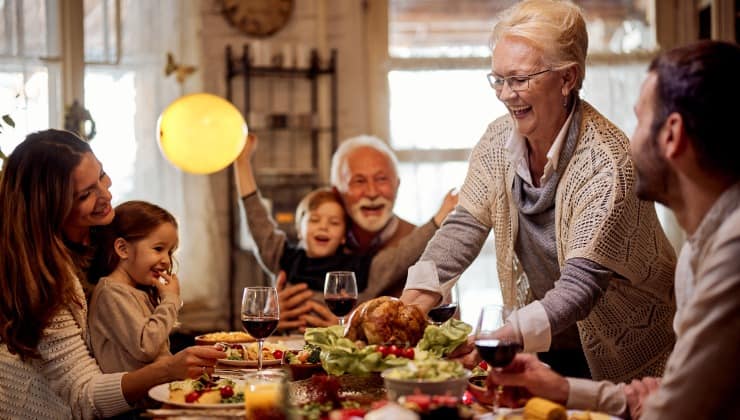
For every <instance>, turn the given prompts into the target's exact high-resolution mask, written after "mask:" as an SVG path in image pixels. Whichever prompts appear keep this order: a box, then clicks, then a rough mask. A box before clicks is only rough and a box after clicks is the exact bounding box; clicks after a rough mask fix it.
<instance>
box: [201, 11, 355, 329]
mask: <svg viewBox="0 0 740 420" xmlns="http://www.w3.org/2000/svg"><path fill="white" fill-rule="evenodd" d="M363 4H364V2H361V1H342V0H295V1H294V9H293V13H292V16H291V18H290V20H289V22H288V24H287V25H286V26H285V27H284V28H282V29H281V30H280V31H278V32H277V33H276V34H274V35H272V36H270V37H268V38H261V39H256V38H253V37H248V36H246V35H244V34H243V33H241V32H240V31H239V30H238V29H236V28H234V27H232V26H231V25H230V24H229V23H228V22H227V21H226V19H225V18H224V17H223V16H222V14H221V2H220V1H218V0H204V1H202V5H201V18H202V25H201V28H202V29H201V30H202V33H201V34H200V37H199V38H200V39H201V42H202V45H201V50H202V51H203V56H202V61H201V66H200V67H201V68H202V70H203V71H202V72H201V73H200V74H201V75H202V77H203V90H204V91H206V92H210V93H214V94H217V95H220V96H226V80H225V74H226V66H225V48H226V46H227V45H230V46H231V47H232V50H233V52H234V54H235V55H239V56H240V55H241V53H242V49H243V46H244V45H245V44H250V49H252V50H253V51H254V50H255V49H256V50H257V51H264V50H265V49H269V50H270V51H271V52H272V53H277V52H279V51H281V50H282V49H283V48H286V46H288V47H292V51H293V54H294V55H295V52H296V51H297V50H298V49H299V48H297V46H298V45H301V46H303V47H310V48H317V49H318V50H319V54H320V56H321V57H322V58H323V59H327V58H328V57H329V51H330V49H337V52H338V57H337V59H338V62H337V69H338V71H337V81H338V101H337V102H338V104H337V106H338V132H339V139H340V141H341V139H345V138H348V137H350V136H354V135H358V134H363V133H367V132H369V126H370V124H369V106H368V101H367V97H368V87H367V86H368V83H367V80H368V65H367V59H366V57H367V54H366V47H365V45H366V38H365V30H364V28H365V18H364V8H363ZM252 55H253V56H254V54H252ZM255 59H257V60H260V59H261V58H256V57H255ZM251 86H252V89H253V93H252V110H255V111H256V113H255V114H253V115H252V117H258V116H260V115H264V114H266V113H270V112H286V113H292V112H297V113H301V112H304V111H307V110H308V108H306V106H307V104H309V103H310V102H309V99H308V95H309V90H308V89H306V86H305V85H302V84H300V83H296V82H291V81H288V80H286V81H278V82H274V83H272V84H268V83H266V82H262V81H259V80H257V81H255V82H253V83H252V85H251ZM241 92H242V85H241V81H240V80H237V81H236V82H235V85H234V86H233V93H234V103H235V105H237V106H238V107H239V108H240V109H243V97H242V95H241ZM319 113H320V115H319V119H320V121H321V124H322V125H323V126H326V125H328V122H329V86H328V84H327V83H324V85H322V86H320V89H319ZM245 117H246V118H247V120H248V124H255V125H257V126H258V125H259V124H260V123H259V122H256V121H255V122H252V121H249V120H250V116H245ZM254 119H255V120H256V118H254ZM329 140H330V139H329V137H328V134H327V135H326V137H325V138H322V140H321V142H320V150H319V156H320V161H319V169H320V172H321V176H322V179H323V180H324V181H328V174H329V164H330V157H331V150H330V149H331V147H330V142H329ZM306 156H310V148H309V146H308V144H307V143H306V142H300V141H295V139H293V140H292V142H291V140H290V139H286V140H285V141H283V140H282V139H276V140H275V141H274V142H266V141H263V142H262V143H260V146H259V148H258V151H257V155H256V156H255V166H256V168H257V169H258V170H259V169H260V168H263V167H266V166H273V165H279V164H281V163H282V164H283V166H295V167H304V166H305V165H307V164H308V165H310V162H309V163H307V162H306V161H305V159H303V158H304V157H306ZM229 176H230V174H217V175H215V176H214V177H213V178H214V179H213V183H214V188H215V189H216V190H217V191H221V192H222V193H223V194H219V193H216V194H214V198H215V197H228V194H234V192H233V187H232V186H231V183H230V179H229V178H228V177H229ZM219 199H220V198H219ZM226 207H227V208H228V206H226ZM236 212H237V213H238V212H239V210H238V209H236ZM224 216H225V217H228V212H224ZM237 223H238V221H237ZM241 229H243V231H244V232H246V230H244V228H243V227H242V228H241ZM244 235H245V236H248V235H246V233H244ZM246 242H247V243H248V244H249V242H250V241H249V238H248V237H247V238H246ZM233 252H234V253H235V261H234V264H235V265H234V267H233V268H232V269H233V273H234V274H233V279H234V281H233V283H232V285H231V288H232V302H231V305H232V314H234V315H235V316H234V317H233V319H232V322H233V326H232V327H233V328H238V329H240V328H241V327H240V324H239V319H238V308H239V305H240V299H241V291H242V288H243V287H244V286H246V285H254V284H265V283H268V282H270V278H269V277H268V276H266V275H265V274H264V273H263V272H262V270H261V269H260V268H259V265H258V263H257V262H256V260H255V258H254V257H253V256H252V254H251V252H249V251H243V250H239V249H234V251H233Z"/></svg>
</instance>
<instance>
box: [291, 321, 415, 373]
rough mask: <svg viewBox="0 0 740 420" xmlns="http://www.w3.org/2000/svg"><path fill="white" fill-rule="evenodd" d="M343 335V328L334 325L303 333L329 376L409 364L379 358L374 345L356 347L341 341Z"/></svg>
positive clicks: (402, 360)
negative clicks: (315, 348) (317, 352)
mask: <svg viewBox="0 0 740 420" xmlns="http://www.w3.org/2000/svg"><path fill="white" fill-rule="evenodd" d="M343 334H344V329H343V328H342V327H341V326H338V325H335V326H331V327H326V328H307V329H306V333H305V334H304V339H305V340H306V343H308V344H311V345H314V346H318V347H320V348H321V365H322V367H323V368H324V370H326V371H327V372H328V373H329V374H331V375H342V374H345V373H350V374H353V375H367V374H369V373H371V372H381V371H383V370H385V369H388V368H391V367H397V366H404V365H406V364H407V363H408V362H409V360H408V359H405V358H400V357H396V356H393V355H389V356H386V357H383V355H382V354H380V352H378V350H377V346H375V345H369V346H358V345H357V344H356V343H355V342H354V341H352V340H350V339H348V338H344V335H343Z"/></svg>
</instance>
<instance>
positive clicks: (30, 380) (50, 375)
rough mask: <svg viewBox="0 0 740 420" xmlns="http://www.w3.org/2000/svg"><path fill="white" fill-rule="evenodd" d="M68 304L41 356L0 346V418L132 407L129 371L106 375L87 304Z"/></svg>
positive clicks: (86, 414) (84, 415)
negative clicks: (126, 380)
mask: <svg viewBox="0 0 740 420" xmlns="http://www.w3.org/2000/svg"><path fill="white" fill-rule="evenodd" d="M75 294H76V296H77V300H78V301H79V302H80V303H79V304H76V303H68V304H65V305H63V306H62V307H60V309H59V311H57V313H56V314H54V315H53V316H52V317H51V319H50V320H49V324H48V325H47V326H46V327H45V328H44V331H43V333H42V336H41V340H40V341H39V344H38V347H37V350H38V352H39V354H40V358H34V359H28V360H26V361H21V359H20V357H18V355H14V354H11V353H10V352H9V351H8V348H7V346H6V345H5V344H0V384H1V385H0V418H2V419H55V420H56V419H72V418H74V419H92V418H99V417H111V416H114V415H117V414H120V413H122V412H124V411H128V410H130V409H131V408H132V407H131V406H129V405H128V403H127V402H126V399H125V398H124V396H123V391H122V389H121V378H122V376H123V373H114V374H103V373H102V372H101V371H100V368H99V367H98V365H97V363H96V362H95V359H94V358H93V357H92V355H91V354H90V350H89V347H88V343H89V336H88V331H87V303H86V302H85V295H84V293H83V291H82V287H81V285H80V284H75Z"/></svg>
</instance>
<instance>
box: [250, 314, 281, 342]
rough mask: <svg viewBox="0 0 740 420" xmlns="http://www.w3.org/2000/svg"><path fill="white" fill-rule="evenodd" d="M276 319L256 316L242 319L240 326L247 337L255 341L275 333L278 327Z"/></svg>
mask: <svg viewBox="0 0 740 420" xmlns="http://www.w3.org/2000/svg"><path fill="white" fill-rule="evenodd" d="M278 321H279V319H278V318H265V317H256V316H245V317H242V324H243V325H244V329H245V330H247V332H248V333H249V335H251V336H252V337H254V338H256V339H258V340H259V339H261V338H265V337H269V336H270V335H272V333H274V332H275V329H276V328H277V325H278Z"/></svg>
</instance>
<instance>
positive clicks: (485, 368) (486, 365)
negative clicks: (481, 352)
mask: <svg viewBox="0 0 740 420" xmlns="http://www.w3.org/2000/svg"><path fill="white" fill-rule="evenodd" d="M478 367H479V368H481V369H483V370H486V371H487V370H488V363H486V361H485V360H481V361H480V363H478Z"/></svg>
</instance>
